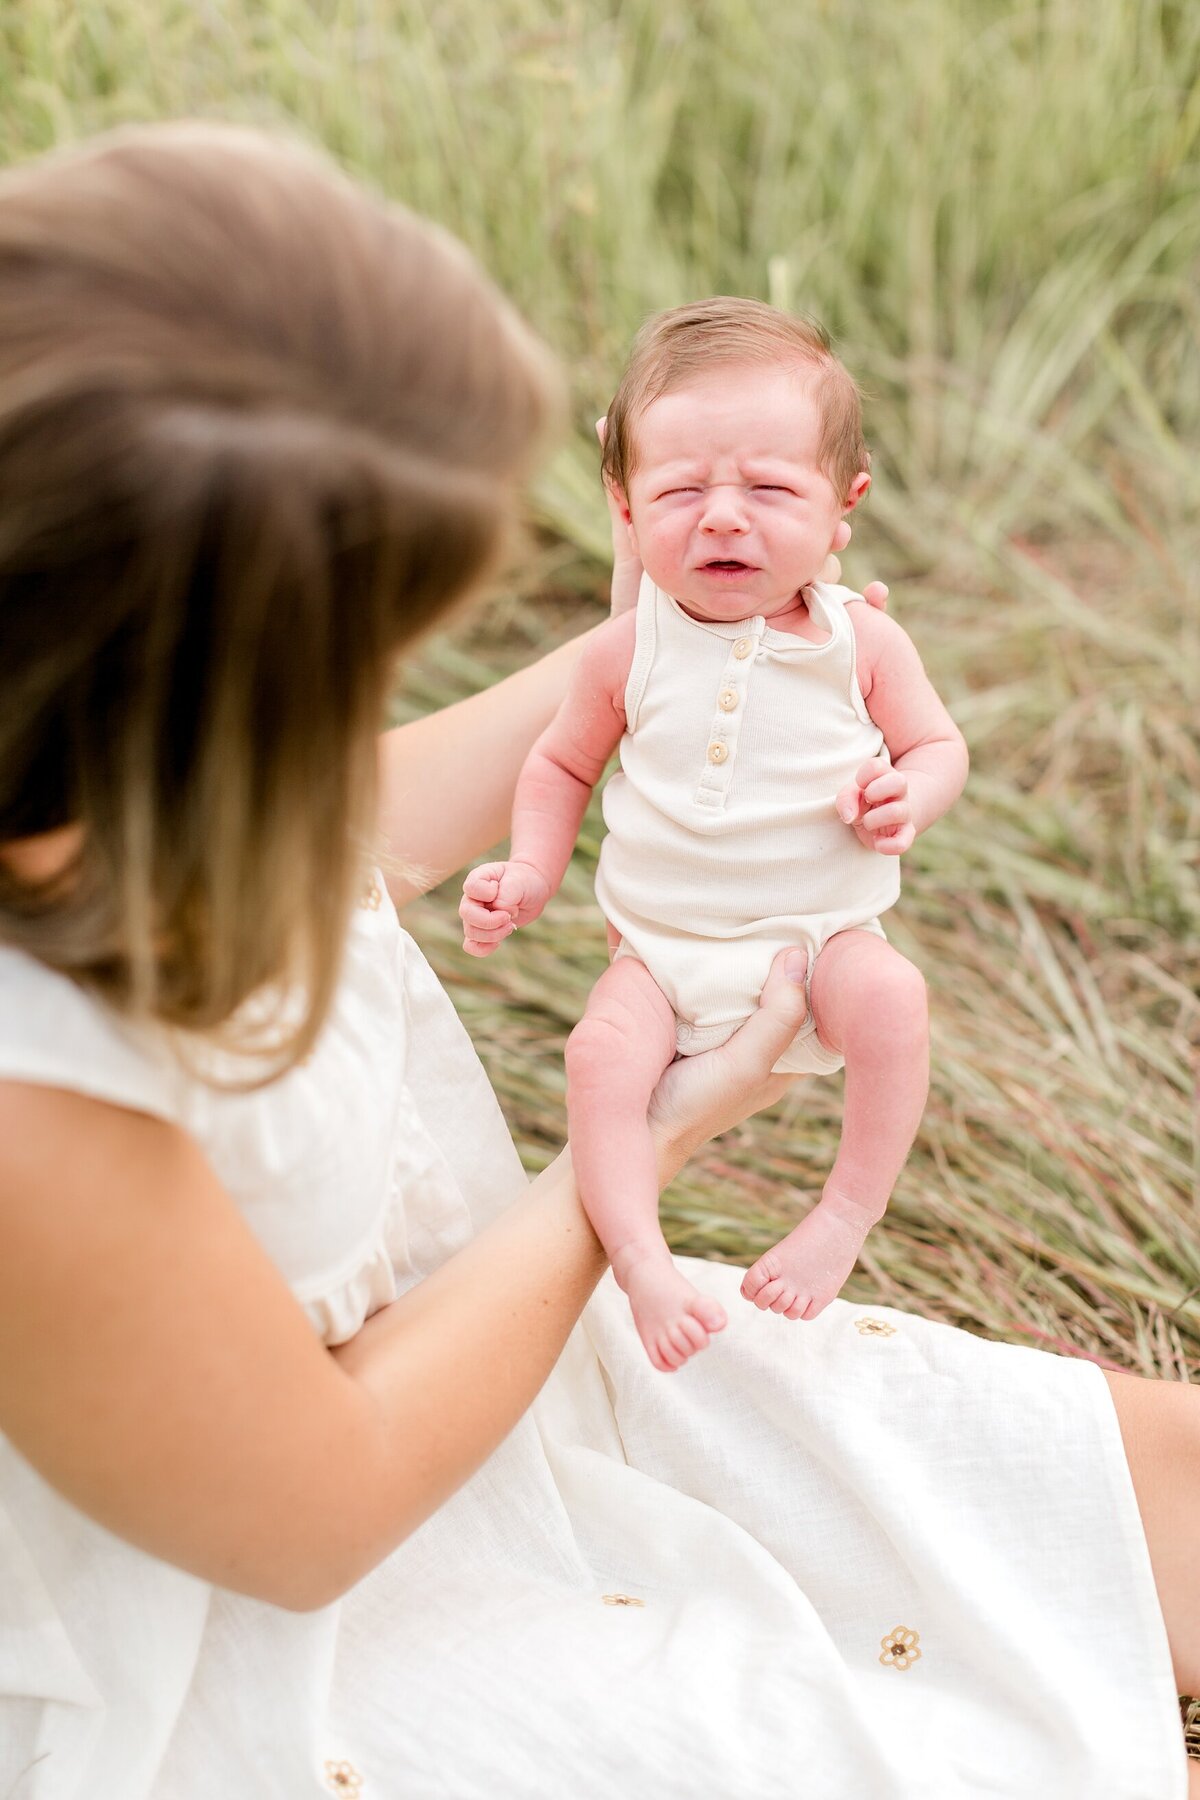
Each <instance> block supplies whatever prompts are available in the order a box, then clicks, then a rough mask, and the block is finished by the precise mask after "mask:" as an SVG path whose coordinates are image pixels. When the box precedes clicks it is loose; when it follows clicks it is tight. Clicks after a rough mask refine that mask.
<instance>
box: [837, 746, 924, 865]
mask: <svg viewBox="0 0 1200 1800" xmlns="http://www.w3.org/2000/svg"><path fill="white" fill-rule="evenodd" d="M834 804H835V805H836V807H837V813H838V817H839V819H841V820H842V822H843V823H844V824H846V825H853V827H854V834H855V836H856V837H857V838H858V841H859V843H860V844H865V845H866V847H867V849H868V850H878V851H879V852H880V854H881V855H883V856H901V855H903V853H904V851H905V850H907V849H908V848H909V846H910V845H911V844H912V842H913V840H914V838H915V837H916V835H917V828H916V825H915V824H914V822H913V816H912V806H911V803H910V801H909V798H908V777H907V776H906V775H905V774H903V773H902V771H901V770H899V769H894V768H893V767H892V765H891V763H890V762H889V761H888V760H887V758H886V757H883V756H873V757H872V758H871V760H870V761H869V762H865V763H864V764H863V766H862V768H861V769H860V770H859V771H858V774H857V775H856V776H855V778H854V780H853V782H852V783H851V784H850V786H849V787H844V788H843V789H842V791H841V793H840V794H839V795H838V797H837V799H836V801H835V802H834Z"/></svg>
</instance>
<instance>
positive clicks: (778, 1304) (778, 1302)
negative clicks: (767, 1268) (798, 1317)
mask: <svg viewBox="0 0 1200 1800" xmlns="http://www.w3.org/2000/svg"><path fill="white" fill-rule="evenodd" d="M797 1298H798V1296H797V1294H796V1290H795V1288H794V1287H788V1286H787V1285H786V1283H785V1284H784V1285H783V1286H781V1288H780V1290H779V1292H778V1293H777V1294H776V1296H775V1298H774V1299H773V1300H772V1302H771V1311H772V1312H773V1313H790V1312H791V1310H792V1308H793V1306H795V1304H796V1300H797ZM804 1299H805V1300H806V1301H807V1299H808V1295H807V1294H805V1295H804Z"/></svg>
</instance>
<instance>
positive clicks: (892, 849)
mask: <svg viewBox="0 0 1200 1800" xmlns="http://www.w3.org/2000/svg"><path fill="white" fill-rule="evenodd" d="M916 838H917V829H916V826H915V825H913V824H912V822H911V821H910V822H909V823H908V824H907V825H893V826H890V827H889V828H888V830H886V831H880V832H877V833H876V835H875V837H874V839H873V840H872V842H873V847H874V848H875V849H876V850H877V851H878V852H879V854H880V856H903V854H904V852H905V851H906V850H908V849H911V847H912V845H913V844H914V843H915V842H916Z"/></svg>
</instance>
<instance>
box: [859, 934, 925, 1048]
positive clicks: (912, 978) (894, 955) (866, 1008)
mask: <svg viewBox="0 0 1200 1800" xmlns="http://www.w3.org/2000/svg"><path fill="white" fill-rule="evenodd" d="M884 948H886V952H887V954H886V955H880V956H877V957H872V959H871V966H870V967H869V968H867V967H863V968H861V969H860V970H858V971H856V978H855V979H854V980H853V981H852V983H851V992H850V994H849V996H848V1005H847V1018H846V1036H847V1049H849V1048H850V1047H851V1043H852V1040H853V1039H855V1038H859V1039H861V1038H862V1037H864V1036H866V1037H869V1038H870V1039H871V1040H872V1042H874V1043H875V1044H877V1045H878V1044H887V1045H888V1046H890V1047H891V1048H893V1049H894V1050H896V1051H897V1052H901V1051H908V1052H911V1053H917V1052H919V1051H920V1050H921V1049H922V1048H923V1047H925V1046H926V1045H927V1044H928V1041H929V994H928V990H927V988H926V986H925V977H924V976H923V975H922V973H921V971H920V969H918V968H917V967H916V965H915V964H914V963H910V962H909V960H908V958H907V957H905V956H901V955H900V953H899V951H897V950H893V949H892V948H891V946H890V945H887V946H881V949H884Z"/></svg>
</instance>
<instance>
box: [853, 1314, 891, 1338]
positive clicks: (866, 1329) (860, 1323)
mask: <svg viewBox="0 0 1200 1800" xmlns="http://www.w3.org/2000/svg"><path fill="white" fill-rule="evenodd" d="M854 1325H855V1329H856V1331H857V1332H858V1335H859V1337H895V1335H896V1327H895V1326H894V1325H889V1324H888V1322H887V1320H886V1319H869V1318H868V1319H855V1321H854Z"/></svg>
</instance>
